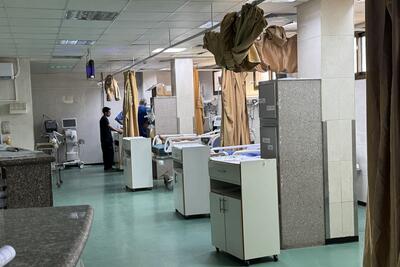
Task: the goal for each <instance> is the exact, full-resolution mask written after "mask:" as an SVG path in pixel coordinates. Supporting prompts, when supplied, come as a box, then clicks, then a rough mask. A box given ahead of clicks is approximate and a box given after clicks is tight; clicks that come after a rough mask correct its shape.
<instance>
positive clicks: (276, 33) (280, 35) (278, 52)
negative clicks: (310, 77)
mask: <svg viewBox="0 0 400 267" xmlns="http://www.w3.org/2000/svg"><path fill="white" fill-rule="evenodd" d="M254 44H255V47H256V49H257V51H258V55H259V56H260V59H261V63H260V64H259V65H258V66H257V67H256V70H257V71H260V72H263V71H267V70H272V71H275V72H287V73H295V72H297V35H295V36H293V37H291V38H287V37H286V31H285V29H284V28H283V27H280V26H271V27H268V28H267V30H266V31H265V33H264V34H262V36H261V38H260V40H257V41H255V43H254Z"/></svg>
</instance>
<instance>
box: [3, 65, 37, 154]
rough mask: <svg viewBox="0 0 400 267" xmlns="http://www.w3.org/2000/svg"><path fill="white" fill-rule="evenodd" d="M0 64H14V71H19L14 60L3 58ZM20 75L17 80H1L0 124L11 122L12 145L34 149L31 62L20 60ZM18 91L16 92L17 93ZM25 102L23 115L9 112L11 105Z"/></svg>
mask: <svg viewBox="0 0 400 267" xmlns="http://www.w3.org/2000/svg"><path fill="white" fill-rule="evenodd" d="M0 62H13V63H14V70H15V72H16V71H17V69H18V68H17V61H16V60H15V59H13V58H1V59H0ZM19 67H20V69H19V75H18V77H17V78H16V80H15V86H14V81H13V80H0V122H1V121H9V122H10V128H11V142H12V145H14V146H18V147H22V148H27V149H33V148H34V137H33V132H32V128H33V115H32V90H31V71H30V60H29V59H28V58H21V59H20V60H19ZM15 90H16V91H15ZM15 93H16V95H17V100H16V101H17V102H23V103H26V105H27V111H26V113H23V114H15V115H11V114H10V111H9V107H10V103H12V102H15Z"/></svg>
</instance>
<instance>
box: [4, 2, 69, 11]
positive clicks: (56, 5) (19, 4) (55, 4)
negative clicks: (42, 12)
mask: <svg viewBox="0 0 400 267" xmlns="http://www.w3.org/2000/svg"><path fill="white" fill-rule="evenodd" d="M4 3H5V6H6V7H19V8H45V9H64V8H65V5H66V3H67V0H4Z"/></svg>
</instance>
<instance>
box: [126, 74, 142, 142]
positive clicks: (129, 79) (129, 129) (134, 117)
mask: <svg viewBox="0 0 400 267" xmlns="http://www.w3.org/2000/svg"><path fill="white" fill-rule="evenodd" d="M124 86H125V87H124V88H125V90H124V107H123V109H124V137H132V136H139V125H138V107H139V98H138V89H137V84H136V76H135V73H134V72H132V71H127V72H124Z"/></svg>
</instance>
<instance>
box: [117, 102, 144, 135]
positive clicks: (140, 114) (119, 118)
mask: <svg viewBox="0 0 400 267" xmlns="http://www.w3.org/2000/svg"><path fill="white" fill-rule="evenodd" d="M146 105H147V103H146V99H141V100H140V101H139V108H138V124H139V135H140V136H143V137H147V130H146V129H147V127H148V126H149V120H148V119H147V118H146V116H147V107H146ZM115 120H116V121H117V122H118V123H119V124H121V125H123V124H124V113H123V111H121V112H120V113H119V114H118V115H117V117H115Z"/></svg>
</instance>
